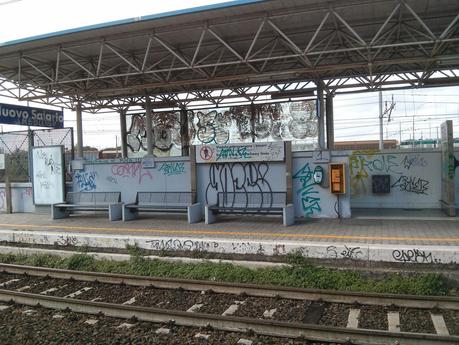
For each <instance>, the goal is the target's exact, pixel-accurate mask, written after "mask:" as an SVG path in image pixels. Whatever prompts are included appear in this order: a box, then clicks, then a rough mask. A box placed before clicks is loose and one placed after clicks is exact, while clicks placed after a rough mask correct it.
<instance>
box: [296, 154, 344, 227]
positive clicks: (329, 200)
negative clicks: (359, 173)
mask: <svg viewBox="0 0 459 345" xmlns="http://www.w3.org/2000/svg"><path fill="white" fill-rule="evenodd" d="M347 161H348V156H347V153H346V152H339V151H336V152H331V162H332V163H346V190H347V193H346V194H344V195H340V196H339V214H340V217H342V218H349V217H350V216H351V208H350V193H349V186H350V184H349V169H348V164H347ZM317 165H319V166H321V167H322V168H323V169H324V171H325V176H324V183H322V184H321V185H317V184H315V183H314V181H313V172H314V169H315V168H316V166H317ZM292 176H293V201H294V206H295V217H298V218H337V217H338V197H337V196H336V195H334V194H332V193H330V187H329V184H328V181H329V171H328V163H326V164H315V163H314V160H313V156H312V152H298V153H294V154H293V171H292Z"/></svg>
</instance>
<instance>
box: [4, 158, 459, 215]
mask: <svg viewBox="0 0 459 345" xmlns="http://www.w3.org/2000/svg"><path fill="white" fill-rule="evenodd" d="M455 153H456V159H459V150H456V152H455ZM331 157H332V158H331V161H332V162H344V163H346V166H347V190H348V193H347V194H346V195H343V196H340V214H341V217H343V218H345V217H349V216H350V207H365V208H439V207H440V204H439V199H440V197H441V188H440V178H441V177H440V168H441V158H440V152H439V151H438V150H403V151H400V150H399V151H390V150H386V151H381V152H379V151H353V152H352V151H350V152H349V151H334V152H332V153H331ZM319 165H321V166H322V167H323V168H324V169H325V171H326V174H325V179H326V180H327V181H328V171H327V170H328V164H319ZM315 167H316V164H314V161H313V157H312V152H297V153H294V154H293V170H292V177H293V200H294V206H295V216H296V217H304V218H335V217H337V212H336V211H337V197H336V196H335V195H332V194H330V192H329V187H328V184H327V183H326V184H324V185H315V184H313V183H312V172H313V171H314V169H315ZM196 174H197V193H198V194H197V197H198V201H199V202H201V203H202V204H203V205H204V204H205V203H206V202H208V203H213V202H215V201H216V195H217V192H219V191H220V192H221V191H224V190H226V191H233V190H234V189H235V188H236V187H237V188H242V190H244V188H245V190H247V191H252V192H253V191H255V192H257V191H270V190H271V191H285V189H286V180H285V166H284V163H282V162H276V163H259V162H256V163H244V164H241V163H230V164H220V165H210V164H198V165H197V172H196ZM376 174H389V175H390V176H391V186H392V188H391V192H390V193H389V194H379V195H378V194H373V193H372V188H371V175H376ZM455 179H456V187H455V189H456V205H457V206H458V208H459V168H457V169H456V174H455ZM71 189H73V190H74V191H121V192H122V199H123V201H124V202H133V201H134V199H135V195H136V192H137V191H189V190H191V177H190V161H189V158H188V157H174V158H172V157H171V158H161V159H160V158H158V159H157V160H156V167H155V168H154V169H142V167H141V163H140V162H116V163H114V162H112V163H107V164H95V163H94V162H88V164H85V165H84V169H83V170H76V171H75V172H74V182H73V185H72V186H71ZM68 190H69V189H68ZM12 197H13V212H39V211H40V209H39V208H38V207H35V206H34V205H33V195H32V185H31V183H13V184H12ZM48 209H49V207H47V208H46V210H48ZM2 211H5V190H4V184H0V212H2Z"/></svg>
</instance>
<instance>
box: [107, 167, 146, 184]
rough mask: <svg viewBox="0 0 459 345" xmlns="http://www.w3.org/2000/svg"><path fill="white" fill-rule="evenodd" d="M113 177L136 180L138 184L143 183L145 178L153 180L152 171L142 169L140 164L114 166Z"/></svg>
mask: <svg viewBox="0 0 459 345" xmlns="http://www.w3.org/2000/svg"><path fill="white" fill-rule="evenodd" d="M112 175H113V176H120V177H124V178H136V179H137V180H138V183H139V184H140V183H142V181H143V179H144V178H145V177H148V178H149V179H150V180H152V179H153V176H152V175H151V173H150V171H148V170H145V169H142V165H141V164H140V163H127V164H114V165H113V166H112Z"/></svg>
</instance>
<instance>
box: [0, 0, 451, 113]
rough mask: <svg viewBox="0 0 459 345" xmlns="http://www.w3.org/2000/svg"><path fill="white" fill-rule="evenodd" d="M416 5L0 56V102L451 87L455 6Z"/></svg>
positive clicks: (93, 102) (270, 17)
mask: <svg viewBox="0 0 459 345" xmlns="http://www.w3.org/2000/svg"><path fill="white" fill-rule="evenodd" d="M425 2H426V1H424V0H417V1H414V0H411V1H410V0H399V1H392V0H391V1H389V0H373V1H363V2H362V1H349V2H348V3H347V4H343V3H342V2H339V1H330V2H328V3H327V4H325V5H320V4H316V5H315V6H293V5H292V6H291V8H286V9H283V10H277V11H272V12H263V13H253V14H250V15H240V16H234V17H231V18H223V19H222V18H219V19H215V21H205V22H199V21H197V22H193V23H190V24H189V25H188V26H185V27H174V26H170V27H164V28H160V29H155V31H154V32H152V31H142V32H133V33H126V34H118V35H113V36H107V37H104V38H103V39H100V38H98V39H94V40H88V41H84V42H71V43H66V44H62V45H57V46H48V47H44V48H42V49H35V50H30V51H22V52H21V53H20V54H19V55H18V54H12V55H1V49H0V95H2V96H6V97H14V98H17V99H19V100H24V101H34V102H41V103H46V104H53V105H58V106H63V107H68V108H73V107H74V104H76V102H77V101H78V102H81V103H82V105H83V109H84V110H85V111H95V112H96V111H100V110H101V109H103V108H108V109H117V108H120V107H126V106H129V105H134V104H136V102H137V101H140V103H141V104H143V103H144V99H145V97H144V95H145V94H146V93H147V94H149V95H151V99H152V102H153V103H155V102H156V103H158V102H163V103H164V102H165V101H167V102H169V104H170V102H171V101H173V102H174V103H175V104H176V105H177V107H184V106H188V107H190V106H194V105H196V104H198V103H199V102H207V103H208V104H209V105H213V106H223V105H224V104H227V103H231V102H233V101H235V100H241V101H243V102H254V101H257V100H260V99H263V97H265V98H266V97H268V98H269V96H270V95H271V94H272V93H275V92H279V90H283V91H286V90H285V85H290V86H289V87H292V88H294V89H295V88H296V90H301V89H302V88H305V89H310V88H311V85H313V84H311V83H312V82H317V81H320V80H323V81H324V86H325V88H326V89H327V90H328V92H329V93H340V92H355V91H356V90H360V91H364V90H366V91H371V90H377V89H380V88H401V87H424V86H431V85H444V84H448V83H449V84H450V83H457V69H458V68H459V36H458V34H457V33H458V28H459V14H458V12H459V4H457V3H456V4H455V2H454V1H451V4H453V5H452V7H450V8H448V9H443V8H440V7H436V8H433V9H429V10H428V11H427V10H425V9H424V7H423V4H424V3H425ZM292 3H293V2H292ZM421 3H422V4H421ZM429 3H430V4H431V6H433V5H432V3H433V2H429ZM454 4H455V5H454ZM424 5H425V4H424ZM376 7H377V8H378V9H384V11H383V10H381V13H379V12H378V13H376V14H375V13H373V8H376ZM451 8H452V9H453V10H452V9H451ZM349 9H351V10H352V11H356V12H358V11H361V12H362V13H368V14H371V16H370V17H371V18H370V17H369V18H364V16H362V17H358V16H357V17H356V16H351V15H350V14H349V13H350V11H349ZM454 10H456V12H454ZM306 17H307V18H316V19H315V20H312V21H308V20H304V18H306ZM286 19H288V20H286ZM310 22H311V23H313V24H310ZM234 27H238V28H240V30H235V29H234ZM182 35H187V36H186V38H182V37H181V36H182ZM189 37H191V39H189ZM131 42H135V44H130V43H131ZM292 85H296V86H292ZM224 90H225V91H224ZM254 90H258V91H254ZM158 104H159V103H158Z"/></svg>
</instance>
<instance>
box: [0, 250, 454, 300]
mask: <svg viewBox="0 0 459 345" xmlns="http://www.w3.org/2000/svg"><path fill="white" fill-rule="evenodd" d="M130 253H131V259H130V260H129V261H124V262H116V261H108V260H96V259H94V258H93V257H92V256H89V255H87V254H84V253H82V254H77V255H73V256H71V257H69V258H60V257H57V256H52V255H33V256H24V255H12V254H7V255H5V254H0V262H2V263H11V264H20V265H30V266H40V267H49V268H61V269H70V270H81V271H95V272H107V273H123V274H134V275H142V276H155V277H170V278H185V279H198V280H210V281H223V282H237V283H251V284H261V285H278V286H289V287H300V288H317V289H333V290H345V291H361V292H380V293H397V294H413V295H448V294H450V293H451V290H450V286H449V283H448V280H447V279H446V278H445V277H444V276H442V275H440V274H415V275H401V274H397V273H387V274H385V275H384V276H383V277H381V278H371V277H368V276H365V275H364V274H363V273H360V272H356V271H351V270H348V271H341V270H339V271H338V270H333V269H330V268H325V267H318V266H313V265H311V264H309V263H308V262H307V260H306V259H302V258H299V257H298V256H295V255H292V256H290V257H289V261H290V263H291V266H290V267H288V266H286V267H280V268H259V269H249V268H245V267H239V266H233V265H231V264H227V263H211V262H203V263H171V262H166V261H161V260H150V259H146V258H144V257H142V256H141V254H140V253H139V252H138V251H136V250H132V251H130Z"/></svg>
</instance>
